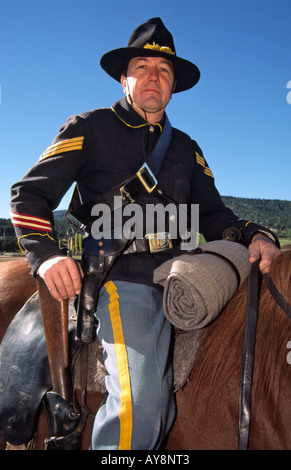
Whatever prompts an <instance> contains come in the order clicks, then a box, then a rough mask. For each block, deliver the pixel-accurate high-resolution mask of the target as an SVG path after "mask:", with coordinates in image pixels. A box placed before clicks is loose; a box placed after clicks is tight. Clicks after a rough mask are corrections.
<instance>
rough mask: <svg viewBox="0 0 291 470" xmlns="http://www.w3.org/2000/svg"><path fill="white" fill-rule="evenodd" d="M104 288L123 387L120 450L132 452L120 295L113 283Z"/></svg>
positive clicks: (128, 384) (130, 406)
mask: <svg viewBox="0 0 291 470" xmlns="http://www.w3.org/2000/svg"><path fill="white" fill-rule="evenodd" d="M104 287H105V288H106V290H107V292H108V294H109V301H110V303H109V307H108V308H109V313H110V320H111V325H112V331H113V339H114V346H115V353H116V360H117V369H118V375H119V381H120V387H121V395H120V412H119V421H120V438H119V450H130V449H131V436H132V401H131V388H130V377H129V368H128V360H127V352H126V347H125V343H124V337H123V330H122V323H121V318H120V309H119V301H118V299H119V295H118V293H117V288H116V286H115V284H114V283H113V282H112V281H109V282H107V283H106V284H105V286H104Z"/></svg>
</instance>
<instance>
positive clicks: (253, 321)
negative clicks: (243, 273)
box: [238, 260, 261, 450]
mask: <svg viewBox="0 0 291 470" xmlns="http://www.w3.org/2000/svg"><path fill="white" fill-rule="evenodd" d="M259 262H260V260H258V261H256V262H254V263H253V264H252V267H251V271H250V276H249V283H248V299H247V308H246V321H245V333H244V342H243V353H242V366H241V379H240V397H239V443H238V450H247V449H248V445H249V433H250V422H251V395H252V383H253V369H254V357H255V344H256V331H257V320H258V304H259V292H260V283H261V275H260V271H259Z"/></svg>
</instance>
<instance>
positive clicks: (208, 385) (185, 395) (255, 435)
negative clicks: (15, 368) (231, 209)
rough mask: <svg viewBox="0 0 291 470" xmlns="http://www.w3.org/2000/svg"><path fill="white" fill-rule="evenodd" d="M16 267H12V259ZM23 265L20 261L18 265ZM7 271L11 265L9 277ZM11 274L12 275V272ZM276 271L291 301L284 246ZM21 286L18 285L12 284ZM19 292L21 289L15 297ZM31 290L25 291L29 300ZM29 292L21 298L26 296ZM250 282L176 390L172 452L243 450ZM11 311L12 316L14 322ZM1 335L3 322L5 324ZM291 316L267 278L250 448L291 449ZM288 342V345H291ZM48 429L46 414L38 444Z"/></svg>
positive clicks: (93, 404)
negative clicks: (243, 363)
mask: <svg viewBox="0 0 291 470" xmlns="http://www.w3.org/2000/svg"><path fill="white" fill-rule="evenodd" d="M11 266H12V265H11ZM19 266H20V265H19ZM1 268H2V266H0V290H2V291H3V292H8V290H7V285H6V283H7V279H8V277H7V278H4V277H3V275H2V269H1ZM11 269H13V271H14V273H17V278H16V280H17V279H18V282H19V284H18V289H16V290H15V291H14V295H13V298H11V299H6V302H7V306H8V305H9V301H10V302H11V303H10V308H11V312H14V314H15V313H16V310H17V309H18V308H19V307H18V306H17V308H14V309H13V305H12V301H13V299H14V301H15V302H17V300H18V299H17V297H18V295H23V294H25V293H24V292H23V291H24V289H23V286H24V285H25V284H24V281H25V279H24V277H25V276H26V277H28V276H29V275H28V271H27V272H26V274H25V276H24V275H23V274H21V275H20V271H19V270H18V268H17V266H15V264H14V266H13V268H12V267H11ZM8 272H9V267H8V263H7V266H6V270H5V275H7V274H8ZM12 277H13V276H12ZM271 277H272V279H273V282H274V283H275V285H276V287H277V289H278V290H279V292H280V293H281V294H282V296H283V297H284V298H285V299H286V301H287V302H288V303H289V304H290V301H291V292H290V283H291V252H288V251H286V252H284V253H282V255H281V256H279V257H278V258H277V259H276V260H275V261H274V263H273V265H272V270H271ZM14 288H15V286H14ZM15 292H18V294H17V296H16V295H15ZM29 296H30V291H29V289H27V298H28V297H29ZM24 297H25V295H24V296H23V298H24ZM246 299H247V281H246V282H245V283H244V284H243V286H242V287H241V288H240V290H239V291H238V292H237V293H236V295H235V296H234V297H233V299H232V300H231V301H230V302H229V304H228V305H227V307H226V308H225V309H224V310H223V312H222V313H221V315H220V316H219V317H218V319H217V320H215V321H214V322H213V323H212V324H211V325H210V326H209V327H208V328H207V329H206V330H205V333H204V335H203V338H202V342H201V345H200V349H199V354H198V358H197V360H196V363H195V366H194V368H193V371H192V373H191V376H190V380H189V382H188V383H187V385H186V386H185V387H184V388H183V389H180V390H179V391H178V392H177V393H176V401H177V417H176V421H175V423H174V426H173V428H172V430H171V432H170V434H169V438H168V442H167V444H166V446H165V448H166V450H192V449H207V450H208V449H218V450H221V449H237V448H238V419H239V418H238V417H239V384H240V369H241V357H242V344H243V335H244V323H245V311H246ZM12 317H13V314H12V313H11V315H10V320H11V319H12ZM1 330H2V336H3V333H4V331H5V330H4V328H2V325H1ZM289 341H291V320H290V319H289V318H288V317H287V315H286V313H285V312H283V310H282V309H281V308H280V307H279V306H278V304H277V303H276V301H275V300H274V299H273V297H272V296H271V294H270V292H269V291H268V289H267V287H266V284H265V281H264V280H263V283H262V288H261V295H260V304H259V315H258V326H257V341H256V353H255V367H254V380H253V389H252V413H251V427H250V442H249V448H250V449H258V450H259V449H268V450H271V449H290V448H291V430H290V422H291V421H290V420H291V388H290V380H291V364H290V363H291V360H289V361H288V346H287V345H288V343H289ZM289 344H290V343H289ZM87 398H88V400H87V404H88V406H89V407H90V408H91V409H92V411H93V412H95V411H96V410H97V409H98V406H99V403H100V400H101V398H102V396H101V395H100V394H89V395H88V397H87ZM47 433H48V428H47V423H46V419H45V415H44V413H43V412H42V414H41V416H40V420H39V424H38V429H37V434H36V436H37V440H36V443H35V448H36V449H43V448H44V445H43V441H44V438H45V437H46V436H47ZM89 442H90V429H89V427H87V428H86V429H85V433H84V436H83V446H82V447H83V448H84V449H88V447H89Z"/></svg>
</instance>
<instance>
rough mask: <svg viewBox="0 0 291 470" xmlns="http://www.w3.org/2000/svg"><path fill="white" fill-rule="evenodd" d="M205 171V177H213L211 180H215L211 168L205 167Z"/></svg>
mask: <svg viewBox="0 0 291 470" xmlns="http://www.w3.org/2000/svg"><path fill="white" fill-rule="evenodd" d="M203 171H204V173H205V175H207V176H211V178H214V176H213V173H212V171H211V170H210V168H209V167H208V166H207V167H205V168H204V170H203Z"/></svg>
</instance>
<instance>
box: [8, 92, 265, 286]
mask: <svg viewBox="0 0 291 470" xmlns="http://www.w3.org/2000/svg"><path fill="white" fill-rule="evenodd" d="M162 127H163V121H162V122H160V123H157V124H155V125H154V126H152V125H149V124H148V123H147V122H146V121H145V120H144V119H143V118H142V117H141V116H140V115H139V114H138V113H136V112H135V111H134V110H133V108H132V107H131V106H130V105H129V104H128V102H127V100H126V98H125V97H124V98H122V99H121V100H120V101H118V102H117V103H115V104H114V105H113V106H112V107H111V108H105V109H96V110H94V111H90V112H86V113H83V114H80V115H78V116H76V115H73V116H71V117H70V118H69V119H68V120H67V122H66V124H64V125H63V126H62V127H61V129H60V131H59V134H58V135H57V137H56V138H55V139H54V141H53V143H52V144H51V145H50V146H49V147H48V148H47V149H46V150H45V152H44V153H43V154H42V155H41V157H40V159H39V161H38V162H37V163H36V164H35V165H34V166H33V167H32V168H31V169H30V170H29V172H28V173H27V174H26V175H25V176H24V177H23V179H22V180H21V181H20V182H18V183H15V184H14V185H13V186H12V189H11V191H12V199H11V211H12V212H11V214H12V221H13V224H14V227H15V232H16V235H17V238H18V241H19V245H20V246H21V248H22V250H23V251H25V253H26V255H27V258H28V261H29V263H30V265H31V268H32V272H33V273H36V271H37V269H38V267H39V266H40V264H41V263H42V262H43V261H45V260H46V259H48V258H50V257H52V256H55V255H60V254H63V253H62V252H61V251H60V249H59V246H58V242H57V238H56V234H55V231H54V223H53V210H54V209H56V208H57V206H58V204H59V203H60V201H61V199H62V197H63V196H64V194H65V193H66V192H67V191H68V189H69V188H70V187H71V185H72V183H73V182H76V185H77V186H76V187H77V190H78V193H79V195H80V200H81V201H82V203H86V202H88V201H91V200H94V199H95V198H96V197H97V196H99V195H101V194H103V193H104V192H106V191H108V190H109V189H111V188H112V187H114V186H116V185H118V184H120V183H121V182H123V181H124V180H126V179H127V178H129V177H131V176H132V175H133V174H134V173H136V171H137V170H138V169H139V168H140V167H141V165H142V164H143V162H144V160H145V159H146V157H147V156H148V154H149V152H151V151H152V149H153V147H154V145H155V144H156V142H157V139H158V137H159V135H160V132H161V131H162ZM158 182H159V184H158V186H159V188H160V189H161V190H162V193H163V194H160V193H158V192H157V191H154V193H151V194H146V195H145V196H143V197H142V198H141V200H140V201H137V202H139V204H140V205H141V206H142V207H143V208H145V207H146V204H158V203H161V204H163V205H166V204H168V203H169V202H171V203H172V202H173V201H174V202H175V204H177V205H179V204H199V230H200V232H201V233H202V234H203V235H204V237H205V239H206V240H207V241H211V240H217V239H221V238H222V236H223V232H224V230H225V229H227V228H229V227H231V226H235V227H238V228H239V230H240V233H241V234H242V238H241V243H243V244H244V245H246V246H248V245H249V243H250V240H251V237H252V236H253V235H254V233H255V232H257V231H259V230H263V231H265V232H268V230H267V229H265V228H264V227H261V226H259V225H256V224H254V223H252V222H249V221H247V220H240V219H239V218H238V217H237V216H236V215H234V214H233V212H232V211H231V210H230V209H228V208H226V207H225V205H224V204H223V201H222V199H221V197H220V195H219V193H218V191H217V189H216V187H215V183H214V178H213V174H212V172H211V170H210V168H209V166H208V164H207V162H206V160H205V158H204V156H203V153H202V151H201V149H200V148H199V146H198V145H197V143H196V142H195V141H193V140H192V139H191V138H190V137H189V136H188V135H186V134H185V133H183V132H181V131H180V130H178V129H175V128H174V129H173V133H172V140H171V144H170V146H169V149H168V151H167V153H166V156H165V159H164V162H163V165H162V168H161V170H160V172H159V175H158ZM268 233H270V232H268ZM270 237H271V238H273V239H274V235H273V234H271V233H270ZM170 256H171V255H170V254H169V253H167V252H162V253H156V254H151V253H149V252H146V253H139V254H129V255H128V254H127V255H123V256H122V257H120V258H119V259H118V260H117V261H116V263H115V266H114V268H113V270H112V271H111V273H110V278H111V279H115V280H117V279H119V280H129V281H134V282H143V283H147V284H151V283H152V277H153V270H154V269H155V268H156V267H158V266H159V265H160V264H161V263H162V262H164V261H166V260H167V259H169V257H170Z"/></svg>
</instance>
